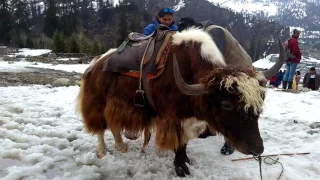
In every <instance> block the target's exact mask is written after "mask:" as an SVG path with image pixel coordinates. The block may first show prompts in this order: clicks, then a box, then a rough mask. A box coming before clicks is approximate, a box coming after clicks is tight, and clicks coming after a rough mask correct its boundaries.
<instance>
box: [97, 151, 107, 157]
mask: <svg viewBox="0 0 320 180" xmlns="http://www.w3.org/2000/svg"><path fill="white" fill-rule="evenodd" d="M96 154H97V157H98V158H99V159H102V158H103V157H104V156H105V155H106V151H105V150H104V151H102V152H99V151H97V153H96Z"/></svg>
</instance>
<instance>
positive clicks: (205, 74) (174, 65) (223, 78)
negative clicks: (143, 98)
mask: <svg viewBox="0 0 320 180" xmlns="http://www.w3.org/2000/svg"><path fill="white" fill-rule="evenodd" d="M170 41H171V43H170V47H169V49H168V53H167V59H166V64H165V66H164V69H163V72H162V74H161V75H160V76H159V77H157V78H155V79H151V80H149V82H148V83H149V84H148V86H149V90H150V94H151V97H152V99H153V101H154V105H155V108H156V109H157V113H154V111H153V108H152V106H151V105H150V104H149V103H147V104H146V106H145V107H143V108H141V107H136V106H134V105H133V101H134V97H135V92H134V90H133V89H138V86H139V85H138V83H137V79H136V78H134V77H131V76H128V75H125V74H122V73H115V72H104V71H103V66H104V63H105V62H107V61H108V60H109V58H110V56H112V54H113V53H116V49H110V50H109V51H108V52H107V53H105V54H103V55H101V56H100V57H98V58H96V59H95V60H94V61H92V63H91V65H90V67H89V68H88V69H90V70H88V71H86V73H84V74H83V76H82V80H81V81H82V83H81V88H80V92H79V94H78V102H77V104H78V109H79V112H80V113H81V115H82V119H83V123H84V126H85V128H86V131H87V132H88V133H92V134H96V135H97V137H98V146H97V154H98V157H99V158H102V157H103V156H104V155H105V153H106V144H105V141H104V132H105V130H106V129H109V130H110V131H111V132H112V134H113V136H114V140H115V147H116V149H117V150H119V151H120V152H122V153H125V152H127V145H126V144H124V142H123V139H122V136H121V132H123V131H128V132H132V133H137V134H140V133H142V132H143V131H144V133H145V136H148V134H149V129H152V128H155V131H156V135H155V142H156V145H157V146H158V147H159V149H160V150H172V151H174V153H175V158H174V167H175V171H176V174H177V175H178V176H180V177H184V176H185V174H188V175H189V174H190V171H189V169H188V167H187V165H186V162H187V163H190V160H189V158H188V156H187V154H186V146H187V143H188V140H189V139H190V138H191V137H190V136H189V134H190V133H189V132H190V129H188V128H187V127H189V126H185V124H186V123H190V122H195V123H196V122H202V123H205V124H207V125H208V127H209V128H212V129H215V130H216V131H218V132H219V133H221V134H222V135H223V136H225V137H226V138H227V139H228V140H229V141H230V142H232V143H233V145H234V146H235V148H236V149H237V150H238V151H240V152H241V153H244V154H252V155H260V154H262V153H263V151H264V146H263V141H262V138H261V136H260V132H259V128H258V119H259V115H260V113H261V112H262V110H263V103H264V98H265V88H264V87H262V86H261V85H260V84H261V81H264V80H265V77H264V76H263V75H262V74H261V73H258V72H256V70H255V69H253V68H242V67H232V66H227V65H226V63H225V61H224V59H223V56H222V54H221V52H220V51H219V49H218V48H217V46H216V45H215V43H214V41H213V40H212V38H211V36H210V35H209V34H208V33H207V32H205V31H203V30H201V29H198V28H189V29H187V30H184V31H182V32H176V33H174V34H173V35H172V36H171V40H170ZM281 47H282V46H281ZM280 56H283V47H282V49H281V52H280ZM190 120H192V121H190ZM149 138H150V135H149ZM147 141H149V139H145V143H146V142H147Z"/></svg>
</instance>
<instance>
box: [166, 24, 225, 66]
mask: <svg viewBox="0 0 320 180" xmlns="http://www.w3.org/2000/svg"><path fill="white" fill-rule="evenodd" d="M172 38H173V40H172V43H173V44H175V45H179V44H182V43H183V42H198V43H201V52H200V53H201V56H202V58H204V59H206V60H207V61H209V62H211V63H212V64H221V65H226V63H225V61H224V58H223V55H222V53H221V52H220V50H219V49H218V47H217V45H216V44H215V43H214V41H213V39H212V38H211V36H210V34H208V33H207V32H206V31H204V30H202V29H199V28H196V27H191V28H187V29H186V30H183V31H181V32H177V33H175V34H174V35H172Z"/></svg>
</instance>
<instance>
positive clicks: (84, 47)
mask: <svg viewBox="0 0 320 180" xmlns="http://www.w3.org/2000/svg"><path fill="white" fill-rule="evenodd" d="M78 42H79V48H80V53H86V54H90V51H91V47H90V44H89V43H88V39H87V38H86V37H85V35H84V34H83V33H82V32H81V33H80V34H79V39H78Z"/></svg>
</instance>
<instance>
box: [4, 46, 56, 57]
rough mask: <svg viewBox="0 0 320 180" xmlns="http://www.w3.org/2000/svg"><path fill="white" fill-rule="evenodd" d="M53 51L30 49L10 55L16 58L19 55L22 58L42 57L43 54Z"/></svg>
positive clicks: (20, 50) (23, 49)
mask: <svg viewBox="0 0 320 180" xmlns="http://www.w3.org/2000/svg"><path fill="white" fill-rule="evenodd" d="M51 51H52V50H50V49H29V48H22V49H19V52H17V53H14V54H13V55H9V56H10V57H16V56H18V55H21V56H25V57H27V56H40V55H42V54H46V53H50V52H51Z"/></svg>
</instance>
